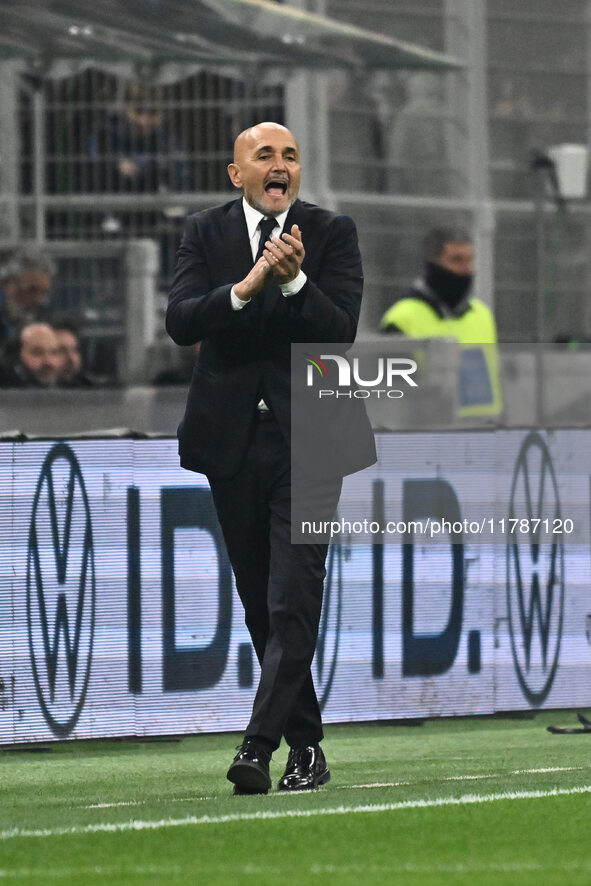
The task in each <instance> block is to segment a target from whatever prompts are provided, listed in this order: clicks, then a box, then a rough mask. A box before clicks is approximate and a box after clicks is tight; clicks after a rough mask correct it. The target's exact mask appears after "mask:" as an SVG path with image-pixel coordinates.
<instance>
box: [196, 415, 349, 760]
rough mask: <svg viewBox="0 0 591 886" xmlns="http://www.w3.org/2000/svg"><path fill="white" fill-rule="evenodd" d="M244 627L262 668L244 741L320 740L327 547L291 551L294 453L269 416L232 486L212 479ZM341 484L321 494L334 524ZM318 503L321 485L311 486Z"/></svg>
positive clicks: (259, 423)
mask: <svg viewBox="0 0 591 886" xmlns="http://www.w3.org/2000/svg"><path fill="white" fill-rule="evenodd" d="M210 486H211V491H212V495H213V499H214V503H215V507H216V510H217V514H218V518H219V521H220V524H221V527H222V531H223V534H224V539H225V542H226V547H227V549H228V554H229V557H230V562H231V564H232V568H233V570H234V576H235V578H236V587H237V589H238V594H239V595H240V599H241V601H242V604H243V606H244V612H245V621H246V625H247V627H248V630H249V632H250V636H251V638H252V642H253V645H254V648H255V652H256V655H257V658H258V660H259V663H260V665H261V676H260V681H259V686H258V689H257V693H256V696H255V700H254V705H253V711H252V716H251V719H250V723H249V724H248V727H247V729H246V736H248V737H255V736H257V737H261V738H264V739H266V740H267V741H268V742H270V743H271V744H272V746H273V748H277V747H278V746H279V744H280V742H281V737H282V735H284V736H285V740H286V741H287V743H288V744H289V745H290V746H291V747H298V746H302V747H305V746H308V745H310V744H313V743H315V742H318V741H320V740H321V739H322V737H323V732H322V719H321V715H320V708H319V705H318V699H317V697H316V692H315V689H314V684H313V681H312V673H311V670H310V665H311V663H312V658H313V656H314V651H315V648H316V640H317V636H318V625H319V621H320V611H321V607H322V593H323V587H324V578H325V575H326V569H325V560H326V554H327V551H328V545H327V544H293V545H292V544H291V513H290V511H291V500H290V499H291V478H290V453H289V447H288V446H287V444H286V442H285V439H284V437H283V435H282V433H281V430H280V428H279V426H278V425H277V423H276V422H275V420H274V419H273V417H272V416H271V414H265V415H264V416H263V417H262V418H261V417H258V416H257V418H256V419H255V424H254V428H253V432H252V436H251V439H250V444H249V447H248V451H247V454H246V457H245V460H244V463H243V465H242V467H241V468H240V470H239V471H238V473H237V474H236V475H234V476H233V477H232V478H230V479H229V480H215V479H211V478H210ZM340 491H341V481H340V480H339V481H332V482H331V483H327V484H326V488H322V489H321V498H322V510H323V513H324V516H325V519H331V517H332V515H333V514H334V511H335V509H336V506H337V503H338V498H339V495H340ZM314 492H315V499H316V501H318V484H315V487H314Z"/></svg>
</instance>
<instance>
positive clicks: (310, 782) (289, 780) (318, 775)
mask: <svg viewBox="0 0 591 886" xmlns="http://www.w3.org/2000/svg"><path fill="white" fill-rule="evenodd" d="M327 781H330V769H328V767H327V765H326V758H325V756H324V753H323V751H322V748H321V747H320V746H319V745H316V746H315V747H313V746H311V747H307V748H291V750H290V752H289V757H288V758H287V765H286V767H285V772H284V773H283V776H282V777H281V778H280V779H279V782H278V783H277V789H278V790H280V791H313V790H315V789H316V788H317V787H319V786H320V785H321V784H326V783H327Z"/></svg>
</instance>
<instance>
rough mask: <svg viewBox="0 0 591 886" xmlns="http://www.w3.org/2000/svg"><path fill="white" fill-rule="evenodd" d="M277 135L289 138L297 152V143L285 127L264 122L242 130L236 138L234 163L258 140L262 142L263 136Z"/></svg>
mask: <svg viewBox="0 0 591 886" xmlns="http://www.w3.org/2000/svg"><path fill="white" fill-rule="evenodd" d="M277 133H281V134H284V135H285V136H287V137H289V138H290V139H291V140H292V142H293V144H294V145H295V147H296V148H297V149H298V152H299V146H298V143H297V141H296V140H295V138H294V136H293V134H292V133H291V132H290V130H289V129H288V128H287V126H282V125H281V123H273V122H272V121H265V122H264V123H256V124H255V125H254V126H249V127H248V129H244V130H243V131H242V132H241V133H240V135H238V136H236V141H235V142H234V162H235V163H236V162H237V158H238V161H239V160H240V159H241V158H242V157H243V156H244V152H245V151H248V149H249V148H251V147H252V145H253V144H256V143H257V141H258V140H259V139H261V138H262V139H263V141H264V140H265V135H267V134H268V135H269V136H273V135H274V134H277Z"/></svg>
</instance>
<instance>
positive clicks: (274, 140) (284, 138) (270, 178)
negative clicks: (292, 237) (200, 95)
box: [228, 123, 301, 217]
mask: <svg viewBox="0 0 591 886" xmlns="http://www.w3.org/2000/svg"><path fill="white" fill-rule="evenodd" d="M228 175H229V176H230V179H231V181H232V184H233V185H234V186H235V187H236V188H242V191H243V193H244V197H245V199H246V201H247V203H249V204H250V205H251V206H252V207H253V208H254V209H258V211H259V212H262V213H263V214H264V215H267V216H274V217H276V216H278V215H281V213H282V212H285V211H286V210H287V209H289V207H290V206H291V205H292V203H293V202H294V200H295V199H296V197H297V195H298V192H299V190H300V178H301V166H300V151H299V148H298V145H297V142H296V140H295V139H294V137H293V135H292V134H291V132H290V131H289V130H288V129H286V128H285V127H284V126H279V124H276V123H261V124H259V125H258V126H253V127H252V129H247V130H246V132H243V133H242V134H241V135H239V136H238V138H237V139H236V144H235V146H234V162H233V163H230V165H229V166H228Z"/></svg>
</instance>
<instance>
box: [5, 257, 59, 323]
mask: <svg viewBox="0 0 591 886" xmlns="http://www.w3.org/2000/svg"><path fill="white" fill-rule="evenodd" d="M50 285H51V278H50V276H49V274H46V273H45V271H41V270H39V269H38V268H30V269H29V270H27V271H23V272H22V274H21V275H20V276H19V277H18V278H17V279H16V280H12V281H10V282H8V283H7V284H6V295H7V297H8V299H9V301H10V303H11V306H12V307H13V309H14V311H15V312H16V314H19V313H26V312H27V311H32V310H34V309H35V308H38V307H39V306H40V305H41V304H43V302H45V301H46V300H47V296H48V295H49V287H50Z"/></svg>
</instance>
